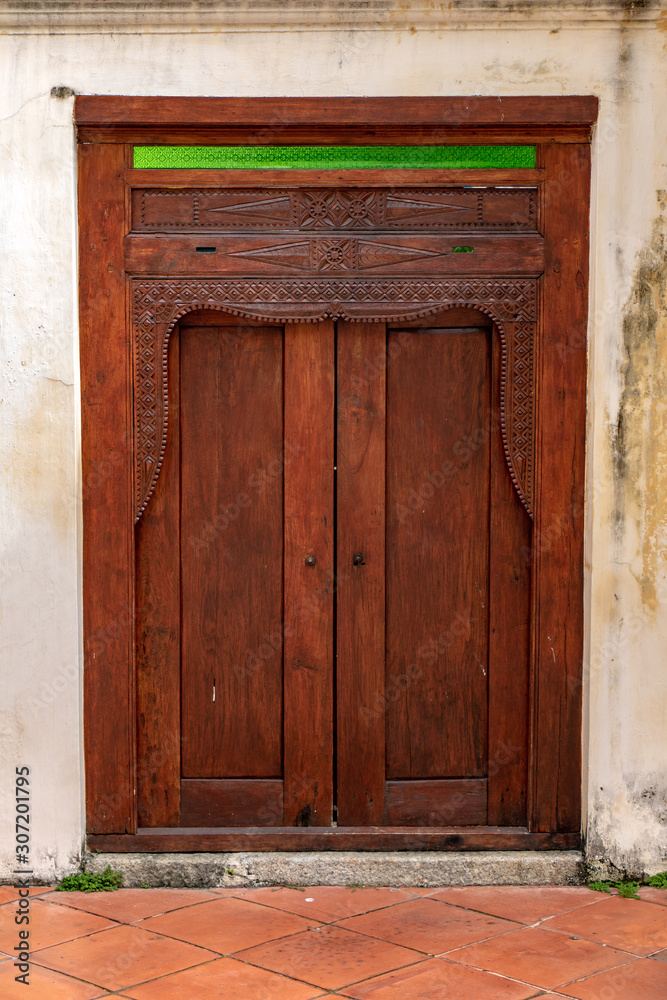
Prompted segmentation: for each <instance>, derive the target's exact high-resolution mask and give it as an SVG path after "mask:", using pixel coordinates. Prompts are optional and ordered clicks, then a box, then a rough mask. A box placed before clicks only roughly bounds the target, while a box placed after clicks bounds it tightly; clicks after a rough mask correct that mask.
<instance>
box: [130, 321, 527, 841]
mask: <svg viewBox="0 0 667 1000" xmlns="http://www.w3.org/2000/svg"><path fill="white" fill-rule="evenodd" d="M429 323H430V325H429V326H415V325H413V326H412V327H410V326H405V327H402V328H387V326H386V324H384V323H380V322H378V323H343V322H339V323H338V324H337V325H336V326H334V324H332V323H329V322H323V323H317V324H312V323H310V324H309V323H304V324H288V325H286V326H282V327H281V326H262V325H259V324H253V323H239V322H238V321H236V320H233V319H232V318H231V317H230V318H228V319H226V320H225V319H223V320H221V318H220V316H216V314H208V315H202V316H200V317H197V316H195V317H193V318H191V319H190V320H186V321H185V322H184V323H182V324H181V331H180V336H179V337H174V338H172V346H171V349H170V371H169V380H170V387H169V388H170V396H171V398H172V400H173V402H172V419H171V422H170V432H169V439H168V444H167V454H166V456H165V469H164V470H163V475H162V477H161V479H160V481H159V483H158V486H157V489H156V494H155V497H154V498H153V500H152V501H151V504H149V507H148V509H147V511H146V515H145V517H144V519H143V520H142V522H140V525H139V528H138V545H137V565H138V567H139V577H138V588H137V599H138V607H137V622H138V632H137V635H138V695H139V760H140V767H139V773H140V778H143V780H141V781H140V800H139V808H140V815H141V819H142V825H144V826H169V825H174V826H181V827H187V826H196V827H215V826H218V827H234V826H236V827H239V826H245V827H257V826H288V827H289V826H292V827H293V826H301V827H303V826H331V825H332V824H333V822H334V821H335V820H336V819H337V822H338V824H339V825H343V826H346V827H354V826H360V827H364V826H390V827H391V826H398V827H405V826H428V827H438V826H451V825H466V826H474V825H479V826H485V825H487V823H488V822H489V815H490V814H491V815H492V816H493V819H492V822H494V823H502V824H504V825H508V824H519V823H522V822H525V785H526V765H525V762H526V735H527V677H528V634H527V628H528V625H527V622H528V617H529V616H528V572H527V570H526V569H525V567H522V565H521V558H520V545H519V543H520V542H521V541H522V540H523V539H524V538H525V532H526V531H527V530H528V518H527V515H526V514H525V512H524V511H523V510H522V508H521V505H520V504H519V502H518V498H517V497H516V494H515V491H514V489H513V487H512V484H511V482H510V481H509V474H508V471H507V468H506V463H505V461H504V456H503V454H502V444H501V435H500V426H499V421H498V409H497V405H496V404H497V399H496V396H497V386H498V385H499V368H498V350H497V343H496V341H495V340H494V337H493V335H492V331H491V329H490V327H489V326H470V327H461V326H459V327H451V326H447V325H445V323H446V320H444V319H443V322H442V323H441V324H440V325H438V324H435V323H433V321H429ZM494 345H495V351H494ZM335 386H336V387H337V393H336V397H337V400H336V404H335V400H334V387H335ZM508 527H509V529H510V530H509V532H508ZM157 548H160V550H161V551H162V553H163V557H162V558H161V559H160V560H159V561H157V562H156V560H155V559H154V555H155V552H156V549H157ZM165 553H167V555H166V558H165ZM494 561H495V562H494ZM508 565H510V566H511V569H512V574H513V578H512V579H511V580H510V579H509V578H508V579H506V580H505V585H506V586H507V587H509V588H510V590H511V591H512V593H513V594H514V597H513V599H512V598H510V599H508V598H507V595H506V594H505V596H504V597H503V598H502V600H503V609H502V611H500V610H499V607H498V599H497V597H496V587H495V586H492V584H491V577H492V572H494V571H495V573H496V576H498V574H502V573H503V572H504V573H505V575H506V576H507V569H508ZM498 583H500V580H498ZM334 621H335V635H334ZM510 673H511V677H510V676H509V674H510ZM510 691H511V692H512V704H511V706H510V704H509V699H508V692H510ZM167 705H168V706H169V708H168V710H167V712H166V715H165V713H164V712H163V711H161V709H164V707H165V706H167ZM508 712H509V717H508ZM334 716H335V722H334ZM165 727H166V735H167V737H168V738H169V739H170V740H171V742H172V743H173V745H174V746H177V747H178V753H175V752H174V753H167V754H166V755H165V764H166V766H162V765H160V766H159V767H157V768H156V766H155V763H154V762H153V763H152V764H151V763H150V761H151V757H152V756H153V757H154V756H155V754H156V752H158V751H159V747H160V744H161V742H164V737H165ZM503 738H504V740H505V742H504V744H503V742H502V741H503ZM499 741H500V743H501V745H502V746H503V754H502V755H501V763H502V767H500V768H499V767H498V762H497V760H495V759H494V760H491V759H490V757H489V746H490V743H493V744H494V747H495V748H496V751H497V747H498V742H499ZM168 745H169V743H168ZM496 757H497V753H496ZM179 758H180V761H179ZM145 761H148V762H149V764H148V766H142V762H145ZM168 761H170V763H167V762H168ZM490 765H492V766H491V768H490ZM494 768H495V769H494ZM158 772H161V773H158ZM501 786H502V787H501Z"/></svg>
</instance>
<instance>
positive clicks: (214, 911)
mask: <svg viewBox="0 0 667 1000" xmlns="http://www.w3.org/2000/svg"><path fill="white" fill-rule="evenodd" d="M310 924H311V921H308V920H304V919H303V917H298V916H296V914H294V913H284V912H283V911H282V910H272V909H270V908H269V907H268V906H258V905H257V904H256V903H250V902H248V900H246V899H235V898H233V897H230V898H226V899H224V898H223V899H214V900H213V901H212V902H210V903H198V904H197V905H196V906H193V907H188V909H187V910H176V911H175V912H174V913H165V914H164V915H163V916H161V917H151V918H150V919H149V920H144V921H143V922H142V923H141V925H140V926H141V927H145V928H146V929H147V930H152V931H156V932H158V933H159V934H168V935H169V936H170V937H175V938H179V939H180V940H181V941H190V942H192V944H198V945H201V946H202V947H203V948H210V949H211V950H212V951H215V952H218V953H219V954H222V955H226V954H229V953H230V952H234V951H240V950H241V949H242V948H252V947H254V946H255V945H258V944H264V943H265V942H266V941H273V940H275V939H276V938H282V937H287V936H288V935H289V934H297V933H299V932H300V931H305V930H307V929H308V927H309V926H310Z"/></svg>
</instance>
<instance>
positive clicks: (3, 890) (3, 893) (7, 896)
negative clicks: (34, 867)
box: [0, 885, 53, 906]
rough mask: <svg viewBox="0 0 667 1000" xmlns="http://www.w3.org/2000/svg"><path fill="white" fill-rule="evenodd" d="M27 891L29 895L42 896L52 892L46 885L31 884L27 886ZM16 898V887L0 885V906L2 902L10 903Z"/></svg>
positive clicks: (17, 895) (17, 896) (17, 894)
mask: <svg viewBox="0 0 667 1000" xmlns="http://www.w3.org/2000/svg"><path fill="white" fill-rule="evenodd" d="M28 892H29V894H30V896H31V897H32V896H42V895H43V894H44V893H46V892H53V889H52V888H51V886H48V885H46V886H45V885H32V886H30V887H29V889H28ZM18 898H19V893H18V889H15V888H14V887H13V886H11V885H0V906H2V904H3V903H11V902H13V900H15V899H18Z"/></svg>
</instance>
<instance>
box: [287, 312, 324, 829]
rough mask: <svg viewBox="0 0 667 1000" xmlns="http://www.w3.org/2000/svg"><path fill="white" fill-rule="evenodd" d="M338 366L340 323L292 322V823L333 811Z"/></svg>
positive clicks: (319, 819)
mask: <svg viewBox="0 0 667 1000" xmlns="http://www.w3.org/2000/svg"><path fill="white" fill-rule="evenodd" d="M334 368H335V346H334V325H333V323H328V322H324V323H317V324H308V323H289V324H287V326H286V327H285V447H286V448H289V451H290V455H291V456H292V461H291V462H290V468H289V475H286V477H285V577H284V588H285V590H284V593H285V605H284V606H285V626H284V628H285V679H284V691H285V719H284V739H285V743H284V775H285V819H284V822H285V825H286V826H329V825H330V823H331V821H332V818H333V656H334V625H333V622H334V593H335V587H336V584H335V573H334V468H333V467H334ZM306 560H308V562H306Z"/></svg>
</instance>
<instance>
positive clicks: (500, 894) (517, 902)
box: [434, 885, 599, 924]
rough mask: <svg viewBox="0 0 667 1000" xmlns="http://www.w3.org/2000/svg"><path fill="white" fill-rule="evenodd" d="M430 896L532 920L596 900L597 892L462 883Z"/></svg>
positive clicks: (568, 888)
mask: <svg viewBox="0 0 667 1000" xmlns="http://www.w3.org/2000/svg"><path fill="white" fill-rule="evenodd" d="M434 898H435V899H443V900H445V902H447V903H456V905H457V906H466V907H469V908H470V909H471V910H479V911H481V912H482V913H492V914H493V915H494V916H496V917H505V918H506V919H507V920H516V921H517V922H518V923H520V924H535V923H537V921H538V920H543V919H544V918H545V917H551V916H554V915H556V914H558V913H564V912H565V911H566V910H574V909H576V907H578V906H585V905H586V904H588V903H596V902H598V900H599V896H597V895H596V893H594V892H591V890H590V889H586V888H581V887H569V886H544V885H535V886H533V885H517V886H514V885H485V886H465V887H463V888H452V889H443V890H442V891H441V892H439V893H437V895H436V896H435V897H434Z"/></svg>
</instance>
